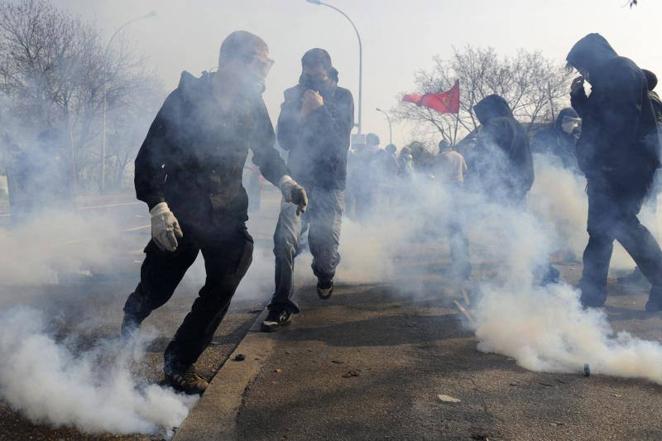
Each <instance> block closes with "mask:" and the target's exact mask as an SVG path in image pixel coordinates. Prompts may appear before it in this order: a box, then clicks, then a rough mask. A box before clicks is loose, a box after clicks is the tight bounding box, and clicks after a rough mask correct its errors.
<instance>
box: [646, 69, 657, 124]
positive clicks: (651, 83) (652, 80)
mask: <svg viewBox="0 0 662 441" xmlns="http://www.w3.org/2000/svg"><path fill="white" fill-rule="evenodd" d="M642 72H643V73H644V75H645V76H646V84H647V85H648V98H649V99H650V101H651V104H652V106H653V112H654V113H655V121H656V122H657V125H658V128H659V126H660V125H662V100H660V96H659V95H658V94H657V92H655V88H656V87H657V75H655V74H654V73H653V72H651V71H650V70H647V69H642Z"/></svg>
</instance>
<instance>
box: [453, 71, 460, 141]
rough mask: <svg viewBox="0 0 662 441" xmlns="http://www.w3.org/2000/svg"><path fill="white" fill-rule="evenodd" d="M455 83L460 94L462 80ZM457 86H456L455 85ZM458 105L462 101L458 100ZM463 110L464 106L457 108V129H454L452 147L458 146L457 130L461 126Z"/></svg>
mask: <svg viewBox="0 0 662 441" xmlns="http://www.w3.org/2000/svg"><path fill="white" fill-rule="evenodd" d="M455 83H456V84H457V87H458V94H459V91H460V80H455ZM453 86H455V85H453ZM458 103H461V101H460V100H459V99H458ZM461 110H462V106H461V105H458V107H457V113H456V114H455V129H453V142H451V144H452V145H455V144H456V141H457V130H458V128H459V126H460V111H461Z"/></svg>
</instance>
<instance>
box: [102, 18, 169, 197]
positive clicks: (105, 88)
mask: <svg viewBox="0 0 662 441" xmlns="http://www.w3.org/2000/svg"><path fill="white" fill-rule="evenodd" d="M155 16H156V11H151V12H150V13H148V14H145V15H141V16H140V17H136V18H132V19H131V20H129V21H127V22H126V23H124V24H123V25H121V26H120V27H118V28H117V29H116V30H115V32H113V35H111V36H110V38H109V39H108V42H107V43H106V47H105V49H104V51H103V55H104V61H105V60H106V59H107V58H108V50H109V49H110V44H111V43H112V42H113V40H114V39H115V37H116V36H117V34H119V33H120V32H121V31H122V30H123V29H124V28H125V27H127V26H129V25H130V24H132V23H135V22H137V21H140V20H144V19H146V18H151V17H155ZM107 113H108V77H107V74H106V73H105V72H104V81H103V105H102V114H103V116H102V121H103V125H102V132H101V193H104V192H105V191H106V129H107V127H108V125H107Z"/></svg>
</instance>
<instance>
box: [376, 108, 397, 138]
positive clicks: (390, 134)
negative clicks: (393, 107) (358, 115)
mask: <svg viewBox="0 0 662 441" xmlns="http://www.w3.org/2000/svg"><path fill="white" fill-rule="evenodd" d="M375 110H376V111H378V112H382V113H383V114H384V115H385V116H386V121H388V143H389V144H393V127H392V126H391V117H390V116H389V114H388V112H386V111H385V110H382V109H380V108H379V107H377V108H376V109H375Z"/></svg>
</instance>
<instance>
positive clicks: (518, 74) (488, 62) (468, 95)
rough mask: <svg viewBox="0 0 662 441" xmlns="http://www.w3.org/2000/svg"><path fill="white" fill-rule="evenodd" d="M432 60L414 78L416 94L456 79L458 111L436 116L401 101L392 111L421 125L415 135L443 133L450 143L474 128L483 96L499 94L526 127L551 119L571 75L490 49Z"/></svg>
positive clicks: (532, 58)
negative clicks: (429, 67)
mask: <svg viewBox="0 0 662 441" xmlns="http://www.w3.org/2000/svg"><path fill="white" fill-rule="evenodd" d="M434 61H435V64H434V67H433V68H432V69H431V70H430V71H419V72H418V73H417V74H416V79H415V82H416V85H417V89H418V92H419V93H434V92H439V91H442V90H448V89H450V88H451V87H452V85H453V84H454V83H455V81H456V80H459V82H460V90H461V94H460V113H459V114H458V115H454V114H440V113H437V112H435V111H434V110H430V109H428V108H425V107H418V106H415V105H413V104H409V103H400V104H399V105H398V107H397V108H396V109H395V110H394V113H395V114H396V116H397V117H398V118H399V119H400V120H404V121H411V122H412V123H414V124H416V125H417V126H419V132H422V133H426V134H427V135H432V134H435V136H436V137H438V136H439V135H441V138H442V139H444V140H446V141H448V142H450V143H453V144H454V143H456V141H457V140H458V139H459V137H461V136H463V135H464V134H466V133H467V132H472V131H473V130H475V129H476V128H477V126H478V124H479V123H478V121H477V120H476V119H475V116H474V114H473V113H472V108H473V106H474V105H475V104H476V103H478V101H480V100H481V99H483V98H484V97H486V96H487V95H490V94H498V95H501V96H503V97H504V98H505V99H506V101H508V103H509V104H510V106H511V108H512V109H513V113H514V114H515V116H516V117H517V118H518V119H520V120H523V121H526V122H530V123H536V122H540V121H544V120H547V119H551V118H553V117H555V115H556V114H557V113H558V111H559V110H560V107H561V106H562V104H563V103H564V101H565V100H566V99H567V95H568V84H569V80H570V72H568V71H567V70H566V69H565V68H564V67H563V66H562V65H560V64H557V63H555V62H553V61H551V60H549V59H547V58H545V57H543V56H542V54H541V53H540V52H527V51H525V50H520V51H519V52H518V53H517V54H516V55H515V56H512V57H507V56H506V57H500V56H498V54H497V53H496V51H495V50H494V49H492V48H487V49H481V48H474V47H470V46H469V47H467V48H465V49H464V50H462V51H458V50H455V52H454V54H453V57H452V58H451V59H450V60H443V59H441V58H439V57H435V59H434Z"/></svg>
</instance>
